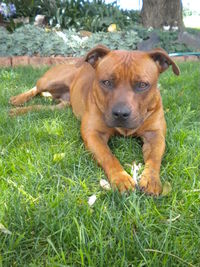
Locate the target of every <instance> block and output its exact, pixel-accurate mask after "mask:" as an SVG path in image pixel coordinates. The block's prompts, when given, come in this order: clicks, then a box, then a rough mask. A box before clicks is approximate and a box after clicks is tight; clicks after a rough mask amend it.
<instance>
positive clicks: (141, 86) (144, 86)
mask: <svg viewBox="0 0 200 267" xmlns="http://www.w3.org/2000/svg"><path fill="white" fill-rule="evenodd" d="M133 88H134V90H135V91H136V92H144V91H146V90H148V89H149V88H150V84H149V83H147V82H137V83H135V84H134V87H133Z"/></svg>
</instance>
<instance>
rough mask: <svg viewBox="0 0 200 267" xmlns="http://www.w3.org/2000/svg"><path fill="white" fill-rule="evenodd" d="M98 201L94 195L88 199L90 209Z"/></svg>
mask: <svg viewBox="0 0 200 267" xmlns="http://www.w3.org/2000/svg"><path fill="white" fill-rule="evenodd" d="M96 200H97V197H96V195H92V196H91V197H89V198H88V204H89V206H90V207H91V206H93V205H94V203H95V202H96Z"/></svg>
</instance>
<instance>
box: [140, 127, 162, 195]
mask: <svg viewBox="0 0 200 267" xmlns="http://www.w3.org/2000/svg"><path fill="white" fill-rule="evenodd" d="M142 138H143V141H144V144H143V156H144V161H145V169H144V171H143V173H142V176H141V179H140V183H139V185H140V188H141V189H142V190H143V191H144V192H146V193H147V194H151V195H159V194H160V193H161V191H162V184H161V181H160V165H161V160H162V156H163V153H164V150H165V134H164V133H163V132H162V131H152V132H145V133H144V135H143V136H142Z"/></svg>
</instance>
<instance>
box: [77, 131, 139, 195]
mask: <svg viewBox="0 0 200 267" xmlns="http://www.w3.org/2000/svg"><path fill="white" fill-rule="evenodd" d="M82 137H83V140H84V143H85V145H86V147H87V148H88V150H89V151H91V152H92V154H93V155H94V157H95V159H96V160H97V162H98V163H99V164H100V165H101V166H102V168H103V169H104V171H105V173H106V175H107V177H108V179H109V181H110V183H111V185H112V187H113V188H114V189H118V190H119V191H120V192H121V193H123V192H125V191H127V190H132V191H133V190H134V189H135V182H134V180H133V178H132V177H131V176H130V175H129V174H128V173H127V172H126V171H125V170H124V169H123V167H122V166H121V164H120V163H119V161H118V160H117V158H116V157H115V156H114V155H113V154H112V153H111V151H110V149H109V147H108V145H107V141H108V138H109V136H107V135H106V134H103V133H100V132H98V131H95V130H90V131H88V130H86V129H83V127H82Z"/></svg>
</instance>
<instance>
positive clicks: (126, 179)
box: [110, 171, 135, 193]
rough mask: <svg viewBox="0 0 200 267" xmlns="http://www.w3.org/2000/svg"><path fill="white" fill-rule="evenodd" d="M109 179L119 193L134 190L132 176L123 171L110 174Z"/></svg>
mask: <svg viewBox="0 0 200 267" xmlns="http://www.w3.org/2000/svg"><path fill="white" fill-rule="evenodd" d="M110 181H111V185H112V187H113V188H114V189H118V190H119V192H120V193H123V192H126V191H134V190H135V182H134V180H133V178H132V177H131V176H130V175H129V174H128V173H126V172H125V171H122V172H117V173H116V174H115V175H113V176H112V179H110Z"/></svg>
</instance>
